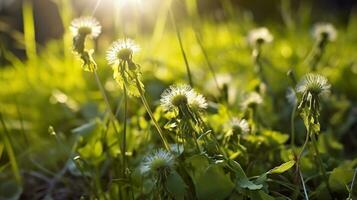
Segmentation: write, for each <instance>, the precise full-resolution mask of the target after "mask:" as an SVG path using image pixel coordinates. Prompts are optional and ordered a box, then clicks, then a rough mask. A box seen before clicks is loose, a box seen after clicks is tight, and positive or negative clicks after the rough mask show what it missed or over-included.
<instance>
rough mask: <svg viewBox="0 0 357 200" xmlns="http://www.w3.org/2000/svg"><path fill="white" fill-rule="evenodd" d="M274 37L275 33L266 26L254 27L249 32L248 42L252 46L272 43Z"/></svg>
mask: <svg viewBox="0 0 357 200" xmlns="http://www.w3.org/2000/svg"><path fill="white" fill-rule="evenodd" d="M273 39H274V37H273V35H272V34H271V33H270V32H269V30H268V29H267V28H266V27H261V28H257V29H253V30H251V31H250V32H249V34H248V42H249V44H250V45H251V46H256V45H260V44H263V43H270V42H272V41H273Z"/></svg>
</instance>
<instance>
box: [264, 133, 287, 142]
mask: <svg viewBox="0 0 357 200" xmlns="http://www.w3.org/2000/svg"><path fill="white" fill-rule="evenodd" d="M262 135H263V136H265V137H266V138H267V141H266V142H268V143H270V144H284V143H285V142H286V141H288V139H289V136H288V135H287V134H284V133H280V132H278V131H272V130H263V132H262Z"/></svg>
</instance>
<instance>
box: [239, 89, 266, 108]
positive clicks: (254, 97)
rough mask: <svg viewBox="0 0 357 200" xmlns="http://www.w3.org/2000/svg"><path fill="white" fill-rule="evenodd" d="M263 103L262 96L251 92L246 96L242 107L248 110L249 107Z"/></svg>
mask: <svg viewBox="0 0 357 200" xmlns="http://www.w3.org/2000/svg"><path fill="white" fill-rule="evenodd" d="M262 103H263V98H262V96H260V94H259V93H257V92H251V93H249V94H247V95H246V96H245V99H244V100H243V102H242V107H243V108H244V109H246V108H248V107H251V106H256V105H259V104H262Z"/></svg>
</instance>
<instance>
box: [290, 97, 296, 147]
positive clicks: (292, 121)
mask: <svg viewBox="0 0 357 200" xmlns="http://www.w3.org/2000/svg"><path fill="white" fill-rule="evenodd" d="M296 108H297V103H295V104H294V107H293V110H292V112H291V117H290V126H291V143H290V145H291V147H292V148H293V151H294V153H295V113H296Z"/></svg>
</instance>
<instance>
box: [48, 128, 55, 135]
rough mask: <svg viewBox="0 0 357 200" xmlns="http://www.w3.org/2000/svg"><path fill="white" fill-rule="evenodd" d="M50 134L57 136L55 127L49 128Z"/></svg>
mask: <svg viewBox="0 0 357 200" xmlns="http://www.w3.org/2000/svg"><path fill="white" fill-rule="evenodd" d="M48 133H49V134H50V135H56V131H55V129H54V128H53V126H49V127H48Z"/></svg>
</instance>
